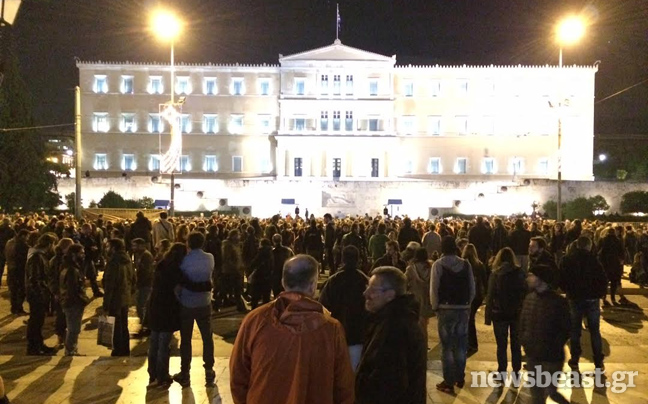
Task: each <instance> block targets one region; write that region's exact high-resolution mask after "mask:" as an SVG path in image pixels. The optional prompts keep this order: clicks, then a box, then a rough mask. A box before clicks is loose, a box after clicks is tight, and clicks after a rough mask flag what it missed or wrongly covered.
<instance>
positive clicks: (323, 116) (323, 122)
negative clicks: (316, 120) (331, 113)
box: [320, 111, 328, 131]
mask: <svg viewBox="0 0 648 404" xmlns="http://www.w3.org/2000/svg"><path fill="white" fill-rule="evenodd" d="M320 130H321V131H327V130H328V111H322V112H321V113H320Z"/></svg>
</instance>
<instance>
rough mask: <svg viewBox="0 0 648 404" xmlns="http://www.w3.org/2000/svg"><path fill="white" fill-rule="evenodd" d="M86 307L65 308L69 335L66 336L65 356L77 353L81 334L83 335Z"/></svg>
mask: <svg viewBox="0 0 648 404" xmlns="http://www.w3.org/2000/svg"><path fill="white" fill-rule="evenodd" d="M84 308H85V307H84V306H72V307H65V308H64V309H63V312H64V313H65V323H66V325H67V334H66V336H65V354H66V355H71V354H73V353H75V352H77V344H78V341H79V334H80V333H81V320H83V309H84Z"/></svg>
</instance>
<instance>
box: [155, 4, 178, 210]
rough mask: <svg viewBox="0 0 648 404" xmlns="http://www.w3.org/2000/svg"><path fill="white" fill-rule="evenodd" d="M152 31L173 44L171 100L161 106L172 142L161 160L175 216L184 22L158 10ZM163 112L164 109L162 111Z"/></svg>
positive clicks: (170, 203) (170, 206)
mask: <svg viewBox="0 0 648 404" xmlns="http://www.w3.org/2000/svg"><path fill="white" fill-rule="evenodd" d="M150 28H151V31H152V32H153V33H154V34H155V35H156V36H157V37H158V38H159V39H161V40H164V41H168V42H169V44H170V46H171V74H170V75H171V86H170V88H171V102H169V103H168V104H166V105H165V106H163V107H161V108H164V112H165V113H164V114H162V115H163V116H164V117H165V118H167V120H168V121H169V126H170V128H171V143H170V145H169V150H167V151H166V152H165V153H164V156H162V159H161V161H160V171H161V172H162V173H165V174H171V197H170V199H169V214H170V215H171V216H173V214H174V211H175V201H174V199H175V167H176V165H177V163H178V161H179V159H180V155H181V153H182V133H181V131H180V127H179V125H178V120H179V116H180V113H179V112H178V110H177V109H176V104H175V103H174V92H175V63H174V44H175V41H176V40H177V39H178V37H179V36H180V33H181V32H182V22H181V21H180V19H179V18H178V17H177V16H176V15H174V14H173V13H171V12H169V11H166V10H158V11H156V12H154V13H153V14H152V15H151V21H150ZM161 112H162V111H161Z"/></svg>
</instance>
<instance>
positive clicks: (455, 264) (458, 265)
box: [435, 255, 466, 272]
mask: <svg viewBox="0 0 648 404" xmlns="http://www.w3.org/2000/svg"><path fill="white" fill-rule="evenodd" d="M436 262H439V264H440V265H443V266H444V267H446V268H449V269H450V270H452V272H461V270H463V269H464V265H465V262H466V260H465V259H463V258H460V257H458V256H456V255H443V256H441V258H439V259H438V260H437V261H436ZM436 262H435V263H436Z"/></svg>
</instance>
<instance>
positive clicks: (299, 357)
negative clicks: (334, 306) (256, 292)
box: [230, 292, 354, 404]
mask: <svg viewBox="0 0 648 404" xmlns="http://www.w3.org/2000/svg"><path fill="white" fill-rule="evenodd" d="M230 390H231V392H232V399H233V401H234V403H236V404H240V403H254V404H278V403H281V404H303V403H308V404H353V403H354V397H353V370H352V368H351V361H350V359H349V352H348V348H347V343H346V339H345V338H344V329H343V328H342V325H341V324H340V323H339V322H338V321H337V320H335V319H334V318H333V317H331V314H330V313H329V312H328V310H326V309H325V308H324V307H323V306H322V305H321V304H320V303H318V302H317V301H315V300H313V299H311V298H310V297H307V296H305V295H303V294H300V293H296V292H283V293H281V294H280V295H279V298H277V299H276V300H274V301H272V302H270V303H268V304H265V305H263V306H261V307H259V308H257V309H255V310H253V311H252V312H251V313H249V314H248V315H247V316H245V318H244V319H243V322H242V323H241V327H240V328H239V331H238V334H237V336H236V341H235V342H234V348H233V349H232V355H231V357H230Z"/></svg>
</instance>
